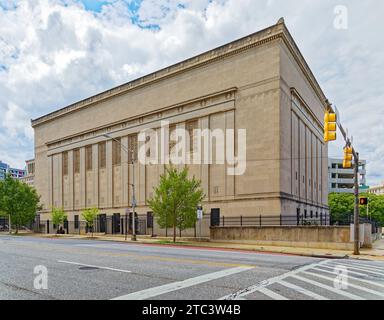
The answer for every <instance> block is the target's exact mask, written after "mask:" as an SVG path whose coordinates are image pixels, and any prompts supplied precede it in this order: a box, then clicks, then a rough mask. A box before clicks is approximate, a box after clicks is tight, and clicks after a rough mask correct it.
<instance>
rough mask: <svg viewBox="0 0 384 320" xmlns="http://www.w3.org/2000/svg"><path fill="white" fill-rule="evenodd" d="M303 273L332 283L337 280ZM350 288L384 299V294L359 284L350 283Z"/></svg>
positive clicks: (306, 272)
mask: <svg viewBox="0 0 384 320" xmlns="http://www.w3.org/2000/svg"><path fill="white" fill-rule="evenodd" d="M303 273H304V274H309V275H311V276H314V277H317V278H320V279H324V280H327V281H331V282H333V281H334V280H335V277H328V276H324V275H321V274H317V273H312V272H308V271H304V272H303ZM348 287H351V288H355V289H358V290H361V291H365V292H368V293H371V294H374V295H376V296H379V297H384V292H379V291H376V290H371V289H369V288H366V287H362V286H359V285H357V284H353V283H348Z"/></svg>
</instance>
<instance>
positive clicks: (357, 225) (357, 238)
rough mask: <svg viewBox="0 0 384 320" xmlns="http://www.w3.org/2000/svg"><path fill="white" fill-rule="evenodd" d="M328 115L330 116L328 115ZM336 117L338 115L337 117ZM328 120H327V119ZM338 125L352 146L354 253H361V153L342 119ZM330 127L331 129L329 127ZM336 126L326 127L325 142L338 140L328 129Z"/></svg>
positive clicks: (338, 121) (330, 108)
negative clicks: (349, 136)
mask: <svg viewBox="0 0 384 320" xmlns="http://www.w3.org/2000/svg"><path fill="white" fill-rule="evenodd" d="M328 113H335V111H334V110H333V109H332V105H331V104H329V103H328V109H327V114H326V119H327V118H328V119H331V117H329V116H328ZM327 116H328V117H327ZM335 118H336V117H335ZM326 121H327V120H326ZM336 122H337V126H338V128H339V130H340V132H341V134H342V135H343V138H344V140H345V142H346V145H347V147H350V148H351V149H352V154H353V159H354V176H355V177H354V189H355V190H354V196H355V205H354V252H353V253H354V255H360V219H359V218H360V207H359V204H360V203H359V165H360V164H359V153H358V152H357V151H356V150H355V149H354V148H353V147H352V142H351V140H350V139H349V138H348V135H347V133H346V131H345V130H344V128H343V126H342V125H341V123H340V120H339V119H337V120H336ZM329 128H330V129H329ZM333 129H334V127H331V126H329V125H328V126H327V125H326V127H325V131H326V132H325V142H328V141H332V140H336V134H335V133H334V135H333V136H332V135H329V132H328V131H335V130H333Z"/></svg>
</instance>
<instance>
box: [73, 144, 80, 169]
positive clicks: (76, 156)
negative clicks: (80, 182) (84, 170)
mask: <svg viewBox="0 0 384 320" xmlns="http://www.w3.org/2000/svg"><path fill="white" fill-rule="evenodd" d="M73 171H74V172H75V173H80V149H76V150H74V151H73Z"/></svg>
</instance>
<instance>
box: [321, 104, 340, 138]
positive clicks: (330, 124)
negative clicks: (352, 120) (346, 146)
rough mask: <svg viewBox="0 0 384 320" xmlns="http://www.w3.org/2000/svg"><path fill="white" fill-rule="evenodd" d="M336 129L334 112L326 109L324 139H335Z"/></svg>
mask: <svg viewBox="0 0 384 320" xmlns="http://www.w3.org/2000/svg"><path fill="white" fill-rule="evenodd" d="M336 130H337V126H336V114H335V113H329V112H328V111H327V112H326V113H325V116H324V141H325V142H329V141H335V140H336Z"/></svg>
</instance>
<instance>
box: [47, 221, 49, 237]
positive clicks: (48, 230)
mask: <svg viewBox="0 0 384 320" xmlns="http://www.w3.org/2000/svg"><path fill="white" fill-rule="evenodd" d="M47 234H49V220H47Z"/></svg>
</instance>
